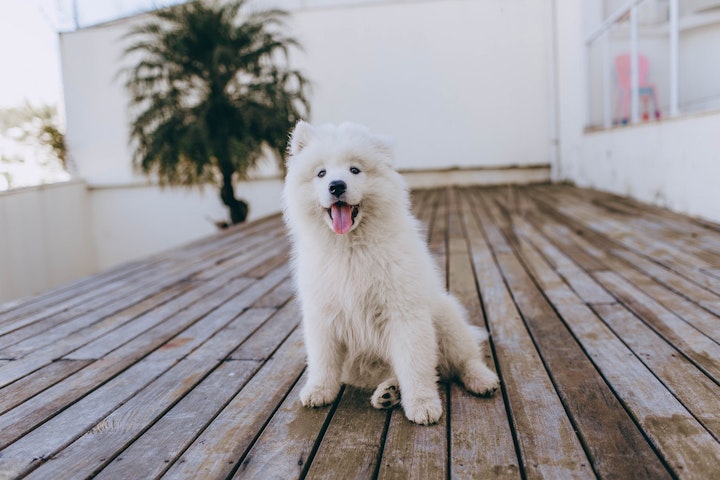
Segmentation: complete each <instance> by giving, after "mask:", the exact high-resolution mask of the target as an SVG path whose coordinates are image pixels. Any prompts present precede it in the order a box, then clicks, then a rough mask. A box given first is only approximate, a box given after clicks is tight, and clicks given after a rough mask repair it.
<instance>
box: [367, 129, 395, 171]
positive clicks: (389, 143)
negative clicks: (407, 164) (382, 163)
mask: <svg viewBox="0 0 720 480" xmlns="http://www.w3.org/2000/svg"><path fill="white" fill-rule="evenodd" d="M372 144H373V148H374V149H375V151H376V152H378V153H379V154H380V155H381V156H382V157H383V158H384V159H385V160H386V161H387V162H388V163H389V164H390V166H392V164H393V158H394V157H395V142H394V141H393V139H392V138H390V137H386V136H384V135H373V136H372Z"/></svg>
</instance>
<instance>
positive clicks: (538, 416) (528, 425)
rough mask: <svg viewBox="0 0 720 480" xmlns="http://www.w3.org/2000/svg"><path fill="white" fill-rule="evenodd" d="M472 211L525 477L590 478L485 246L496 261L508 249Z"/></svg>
mask: <svg viewBox="0 0 720 480" xmlns="http://www.w3.org/2000/svg"><path fill="white" fill-rule="evenodd" d="M473 207H474V212H475V213H476V215H477V217H476V220H477V221H478V227H479V228H480V229H481V231H484V234H485V235H486V236H487V238H488V239H487V241H486V240H485V238H484V237H483V236H477V237H473V238H472V239H471V253H472V258H473V264H474V267H475V272H476V273H477V279H478V284H479V287H480V292H481V294H482V296H483V300H484V303H485V306H486V314H487V320H488V324H489V327H490V329H491V331H492V335H493V342H494V345H495V352H496V354H497V362H498V368H499V371H500V373H501V376H502V381H503V387H504V390H505V392H506V395H507V399H508V403H509V408H510V416H511V419H512V422H513V427H514V430H515V435H516V438H517V442H518V446H519V448H520V454H521V456H522V462H523V464H522V468H523V470H524V472H525V476H526V478H561V477H581V478H591V477H593V476H594V474H593V471H592V467H591V464H590V462H589V460H588V458H587V456H586V455H585V452H584V451H583V448H582V446H581V444H580V442H579V440H578V438H577V436H576V435H575V433H574V428H573V426H572V424H571V423H570V421H569V419H568V418H567V416H566V415H565V409H564V407H563V405H562V403H561V402H560V399H559V398H558V396H557V394H556V392H555V389H554V387H553V384H552V381H551V380H550V378H549V377H548V374H547V372H546V371H545V368H544V366H543V364H542V361H541V359H540V356H539V354H538V352H537V350H536V349H535V346H534V344H533V342H532V339H531V337H530V335H529V333H528V331H527V329H526V327H525V325H524V323H523V321H522V318H521V316H520V314H519V312H518V310H517V308H516V306H515V304H514V303H513V301H512V298H511V296H510V293H509V292H508V290H507V289H506V287H505V284H504V281H503V279H502V276H501V274H500V271H499V270H498V267H497V265H496V264H495V260H494V259H493V254H492V253H491V250H490V246H489V245H492V249H493V251H494V254H495V256H496V257H498V256H500V255H505V256H508V255H510V254H511V250H510V249H509V247H507V246H506V244H505V242H504V241H503V240H502V234H501V233H500V230H499V229H498V227H497V226H495V225H494V224H493V223H492V221H491V219H490V217H488V215H487V214H486V213H485V211H484V209H483V208H482V207H481V206H480V204H478V203H477V202H473Z"/></svg>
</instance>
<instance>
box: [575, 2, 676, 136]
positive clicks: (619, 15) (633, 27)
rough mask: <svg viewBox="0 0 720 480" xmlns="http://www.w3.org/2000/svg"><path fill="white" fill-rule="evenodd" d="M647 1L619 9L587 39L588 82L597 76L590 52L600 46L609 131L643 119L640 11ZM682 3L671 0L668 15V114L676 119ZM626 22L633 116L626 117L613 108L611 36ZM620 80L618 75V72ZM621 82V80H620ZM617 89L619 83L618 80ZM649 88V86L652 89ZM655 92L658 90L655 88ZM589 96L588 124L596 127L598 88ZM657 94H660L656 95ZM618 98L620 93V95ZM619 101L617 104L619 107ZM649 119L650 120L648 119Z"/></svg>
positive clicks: (604, 111) (604, 115) (604, 118)
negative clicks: (639, 41) (641, 108)
mask: <svg viewBox="0 0 720 480" xmlns="http://www.w3.org/2000/svg"><path fill="white" fill-rule="evenodd" d="M645 1H646V0H629V1H628V2H626V3H625V4H624V5H622V6H621V7H620V8H618V9H617V10H615V11H614V12H613V13H612V14H611V15H609V16H608V17H607V18H606V19H605V20H604V21H603V22H602V23H601V24H600V25H598V26H597V27H596V28H595V29H593V30H592V31H591V32H590V33H589V34H588V35H587V36H586V37H585V46H586V48H587V51H588V55H587V57H586V58H588V60H589V61H588V62H587V64H586V72H587V76H588V79H589V78H590V77H592V76H593V73H592V71H591V70H592V69H591V68H590V59H592V57H593V56H592V55H591V52H590V50H591V49H592V48H593V46H595V45H596V44H598V43H599V44H600V50H601V52H600V57H601V76H602V78H601V83H602V88H601V92H602V126H603V127H605V128H609V127H611V126H613V125H614V124H615V125H616V124H618V123H621V124H625V123H628V121H629V123H638V122H639V121H640V119H641V117H640V108H639V104H640V93H641V89H640V75H639V73H640V52H639V48H638V9H639V8H640V6H641V4H643V3H644V2H645ZM678 1H679V0H668V6H669V9H668V10H669V12H668V34H669V35H668V45H667V51H668V52H669V71H668V76H669V77H668V78H669V87H668V90H669V104H668V115H669V116H670V117H674V116H676V115H678V112H679V109H678V101H679V81H678V80H679V76H678V52H679V49H678V43H679V34H678V33H679V32H678ZM623 22H628V23H629V26H628V30H629V43H630V45H629V47H630V48H629V56H630V89H629V93H630V117H629V118H622V117H619V116H618V112H617V111H616V112H614V113H615V116H613V108H612V105H611V99H612V94H611V90H612V88H613V81H612V66H611V48H610V47H611V46H610V37H611V34H612V32H613V31H614V30H615V29H616V28H617V27H618V26H619V25H620V24H621V23H623ZM616 77H617V72H616ZM616 80H617V78H616ZM616 88H618V87H617V81H616ZM648 88H649V87H648ZM653 89H654V87H653ZM589 90H590V91H589V95H588V109H587V111H588V118H587V125H588V126H593V124H594V123H596V122H593V120H594V119H593V118H592V116H591V112H592V111H593V108H592V105H591V103H592V96H593V94H594V89H592V88H590V89H589ZM655 94H656V92H655ZM616 97H617V93H616ZM617 104H618V102H617V101H616V107H617ZM654 113H655V116H656V118H659V117H660V116H661V113H660V109H659V107H658V106H657V105H656V111H655V112H654ZM645 119H646V120H647V117H646V118H645Z"/></svg>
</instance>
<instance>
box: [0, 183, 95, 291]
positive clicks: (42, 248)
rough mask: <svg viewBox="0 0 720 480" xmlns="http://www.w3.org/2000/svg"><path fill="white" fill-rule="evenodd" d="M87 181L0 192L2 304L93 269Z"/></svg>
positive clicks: (93, 257)
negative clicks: (85, 182) (85, 183)
mask: <svg viewBox="0 0 720 480" xmlns="http://www.w3.org/2000/svg"><path fill="white" fill-rule="evenodd" d="M88 205H89V203H88V198H87V193H86V189H85V185H84V184H83V183H82V182H64V183H57V184H52V185H43V186H39V187H28V188H22V189H17V190H10V191H6V192H0V303H3V302H7V301H9V300H13V299H16V298H19V297H25V296H30V295H34V294H37V293H40V292H43V291H45V290H47V289H50V288H53V287H56V286H58V285H61V284H63V283H66V282H69V281H72V280H75V279H77V278H80V277H82V276H84V275H88V274H90V273H93V272H95V271H96V267H97V265H96V263H95V251H94V248H93V242H92V240H91V238H90V232H91V229H90V215H89V207H88Z"/></svg>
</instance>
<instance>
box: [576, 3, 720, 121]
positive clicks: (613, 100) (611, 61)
mask: <svg viewBox="0 0 720 480" xmlns="http://www.w3.org/2000/svg"><path fill="white" fill-rule="evenodd" d="M719 27H720V0H628V1H626V2H625V3H623V4H622V5H621V6H620V7H619V8H617V9H616V10H614V11H612V13H611V14H609V15H607V16H606V17H605V19H604V20H603V21H601V22H600V23H599V25H598V26H597V27H596V28H594V29H592V31H590V32H589V33H588V34H587V36H586V37H585V50H586V56H585V58H586V65H585V72H586V83H587V85H588V94H587V118H586V126H587V127H589V128H609V127H612V126H618V125H626V124H635V123H639V122H642V121H651V120H653V119H658V120H659V119H661V118H669V117H676V116H678V115H681V114H687V113H695V112H701V111H708V110H718V109H720V63H719V62H714V61H713V59H714V58H716V57H718V56H720V28H719ZM650 105H652V108H650Z"/></svg>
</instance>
